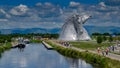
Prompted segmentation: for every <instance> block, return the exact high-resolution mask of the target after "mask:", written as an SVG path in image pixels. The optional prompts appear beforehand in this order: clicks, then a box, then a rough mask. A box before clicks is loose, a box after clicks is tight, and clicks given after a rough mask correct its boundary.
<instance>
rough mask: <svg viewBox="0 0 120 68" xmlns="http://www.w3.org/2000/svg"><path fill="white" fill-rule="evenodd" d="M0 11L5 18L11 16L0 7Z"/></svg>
mask: <svg viewBox="0 0 120 68" xmlns="http://www.w3.org/2000/svg"><path fill="white" fill-rule="evenodd" d="M0 12H1V13H2V14H4V15H5V17H6V18H10V17H11V16H10V15H9V14H8V13H6V12H5V11H4V10H3V9H0Z"/></svg>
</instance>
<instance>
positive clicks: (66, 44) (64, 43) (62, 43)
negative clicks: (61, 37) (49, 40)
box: [58, 41, 71, 47]
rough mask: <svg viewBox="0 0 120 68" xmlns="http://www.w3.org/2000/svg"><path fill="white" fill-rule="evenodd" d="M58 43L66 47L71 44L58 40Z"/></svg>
mask: <svg viewBox="0 0 120 68" xmlns="http://www.w3.org/2000/svg"><path fill="white" fill-rule="evenodd" d="M58 43H59V44H61V45H63V46H66V47H70V46H71V44H70V43H69V42H65V41H59V42H58Z"/></svg>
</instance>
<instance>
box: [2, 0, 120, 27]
mask: <svg viewBox="0 0 120 68" xmlns="http://www.w3.org/2000/svg"><path fill="white" fill-rule="evenodd" d="M75 12H77V13H79V14H80V15H82V14H88V15H91V16H92V18H91V19H89V20H88V21H87V23H86V24H84V25H85V26H102V27H107V26H110V27H113V26H114V27H120V0H1V1H0V29H13V28H46V29H52V28H61V26H62V25H63V23H64V22H65V20H66V19H67V18H68V17H69V16H71V15H72V14H73V13H75Z"/></svg>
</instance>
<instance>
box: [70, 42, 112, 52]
mask: <svg viewBox="0 0 120 68" xmlns="http://www.w3.org/2000/svg"><path fill="white" fill-rule="evenodd" d="M70 44H72V45H73V46H74V47H77V48H81V49H85V50H95V49H97V48H98V47H104V48H106V47H108V46H112V45H114V44H113V43H109V42H104V43H101V44H98V43H97V42H94V41H80V42H70Z"/></svg>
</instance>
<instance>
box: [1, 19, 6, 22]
mask: <svg viewBox="0 0 120 68" xmlns="http://www.w3.org/2000/svg"><path fill="white" fill-rule="evenodd" d="M4 21H5V22H6V21H8V19H0V22H4Z"/></svg>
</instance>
